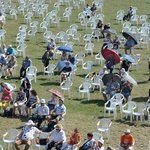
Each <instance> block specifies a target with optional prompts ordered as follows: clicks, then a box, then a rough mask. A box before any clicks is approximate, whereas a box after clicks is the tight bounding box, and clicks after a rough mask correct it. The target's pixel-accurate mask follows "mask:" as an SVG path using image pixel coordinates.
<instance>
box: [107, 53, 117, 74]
mask: <svg viewBox="0 0 150 150" xmlns="http://www.w3.org/2000/svg"><path fill="white" fill-rule="evenodd" d="M115 64H116V62H115V59H114V58H113V55H110V57H109V59H107V60H106V67H107V69H109V70H110V72H109V73H113V70H114V65H115Z"/></svg>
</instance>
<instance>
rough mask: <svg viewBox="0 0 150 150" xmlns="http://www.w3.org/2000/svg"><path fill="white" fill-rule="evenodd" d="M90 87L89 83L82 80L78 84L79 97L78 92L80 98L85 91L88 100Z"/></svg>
mask: <svg viewBox="0 0 150 150" xmlns="http://www.w3.org/2000/svg"><path fill="white" fill-rule="evenodd" d="M90 88H91V84H90V83H89V82H83V83H82V84H81V85H80V86H79V99H80V93H82V98H83V97H84V93H86V94H87V98H88V101H89V100H90Z"/></svg>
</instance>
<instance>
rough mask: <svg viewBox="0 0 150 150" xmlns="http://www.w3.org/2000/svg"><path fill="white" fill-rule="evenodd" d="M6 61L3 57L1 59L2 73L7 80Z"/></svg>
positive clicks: (0, 69) (0, 68)
mask: <svg viewBox="0 0 150 150" xmlns="http://www.w3.org/2000/svg"><path fill="white" fill-rule="evenodd" d="M5 69H6V59H5V57H4V56H3V55H2V56H1V58H0V71H1V72H2V78H5Z"/></svg>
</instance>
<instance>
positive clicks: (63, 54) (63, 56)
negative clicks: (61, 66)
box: [60, 52, 68, 61]
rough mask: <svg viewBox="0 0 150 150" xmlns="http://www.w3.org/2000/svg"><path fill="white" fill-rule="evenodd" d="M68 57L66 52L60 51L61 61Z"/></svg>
mask: <svg viewBox="0 0 150 150" xmlns="http://www.w3.org/2000/svg"><path fill="white" fill-rule="evenodd" d="M67 59H68V57H67V53H66V52H62V55H61V59H60V60H61V61H66V60H67Z"/></svg>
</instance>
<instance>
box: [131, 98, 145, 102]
mask: <svg viewBox="0 0 150 150" xmlns="http://www.w3.org/2000/svg"><path fill="white" fill-rule="evenodd" d="M132 100H133V101H135V102H146V101H147V97H137V98H133V99H132Z"/></svg>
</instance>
